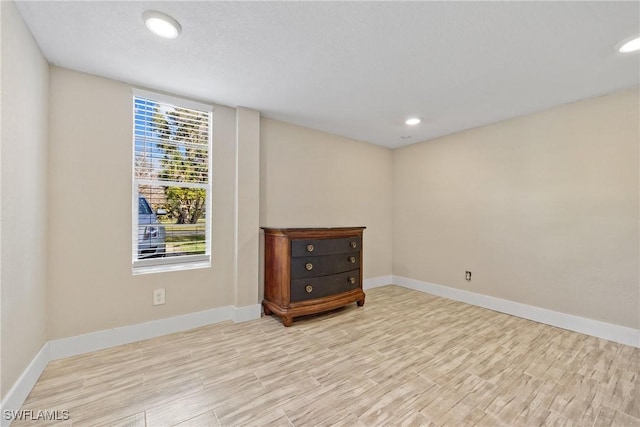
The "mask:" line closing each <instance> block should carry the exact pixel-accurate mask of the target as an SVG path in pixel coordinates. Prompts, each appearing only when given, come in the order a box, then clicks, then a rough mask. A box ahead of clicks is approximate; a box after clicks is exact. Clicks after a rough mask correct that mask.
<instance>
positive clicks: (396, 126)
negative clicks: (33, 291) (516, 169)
mask: <svg viewBox="0 0 640 427" xmlns="http://www.w3.org/2000/svg"><path fill="white" fill-rule="evenodd" d="M18 8H19V10H20V12H21V14H22V16H23V17H24V19H25V21H26V22H27V25H28V26H29V28H30V29H31V31H32V32H33V34H34V37H35V39H36V41H37V42H38V44H39V45H40V47H41V49H42V51H43V53H44V55H45V56H46V57H47V58H48V60H49V61H50V62H51V63H53V64H55V65H59V66H61V67H66V68H71V69H74V70H80V71H84V72H87V73H91V74H97V75H100V76H105V77H109V78H112V79H116V80H121V81H125V82H130V83H132V84H134V85H139V86H142V87H146V88H150V89H156V90H162V91H166V92H169V93H173V94H176V95H182V96H189V97H194V98H196V99H200V100H204V101H208V102H213V103H217V104H224V105H229V106H232V107H235V106H244V107H247V108H252V109H255V110H258V111H260V112H261V114H262V115H264V116H267V117H272V118H275V119H280V120H283V121H286V122H290V123H295V124H298V125H302V126H307V127H310V128H314V129H319V130H323V131H326V132H330V133H333V134H338V135H343V136H346V137H350V138H354V139H358V140H363V141H368V142H372V143H375V144H379V145H383V146H387V147H398V146H401V145H406V144H411V143H415V142H419V141H424V140H427V139H430V138H434V137H437V136H441V135H446V134H450V133H453V132H457V131H461V130H464V129H469V128H472V127H476V126H481V125H484V124H488V123H492V122H496V121H499V120H503V119H506V118H510V117H515V116H519V115H523V114H527V113H530V112H533V111H538V110H541V109H545V108H549V107H552V106H556V105H560V104H564V103H567V102H573V101H576V100H580V99H584V98H589V97H593V96H597V95H601V94H605V93H608V92H612V91H615V90H618V89H622V88H627V87H632V86H636V85H638V84H639V78H640V60H639V57H640V55H639V54H638V53H637V52H636V53H634V54H630V55H622V54H620V53H618V52H617V51H616V49H615V46H616V44H617V43H619V42H621V41H622V40H623V39H626V38H629V37H631V36H638V35H639V34H640V2H637V1H634V2H613V1H604V2H392V1H389V2H163V1H160V2H70V1H54V2H19V3H18ZM149 9H151V10H159V11H162V12H165V13H168V14H169V15H171V16H173V17H174V18H175V19H176V20H178V21H179V22H180V24H181V25H182V30H183V31H182V35H181V36H180V37H179V38H178V39H175V40H163V39H159V38H157V37H155V36H153V35H152V34H151V33H149V32H148V31H147V30H146V28H145V26H144V24H143V22H142V18H141V15H142V12H143V11H145V10H149ZM409 116H418V117H420V118H422V120H423V121H422V123H421V124H420V125H418V126H415V127H409V126H407V125H405V124H404V120H405V119H406V118H407V117H409ZM403 136H405V137H406V136H411V138H404V139H403V138H401V137H403Z"/></svg>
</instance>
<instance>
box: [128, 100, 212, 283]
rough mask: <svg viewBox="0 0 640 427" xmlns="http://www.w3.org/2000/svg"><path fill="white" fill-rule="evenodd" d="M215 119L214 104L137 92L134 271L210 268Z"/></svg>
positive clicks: (134, 139)
mask: <svg viewBox="0 0 640 427" xmlns="http://www.w3.org/2000/svg"><path fill="white" fill-rule="evenodd" d="M211 119H212V108H211V107H210V106H206V105H202V104H198V103H194V102H192V101H183V100H179V99H175V98H172V97H167V96H166V95H159V94H153V93H149V92H144V91H138V90H135V91H134V97H133V122H134V130H133V135H134V136H133V145H134V147H133V157H134V158H133V221H132V223H133V224H132V225H133V226H132V234H133V239H132V240H133V250H132V258H133V268H134V272H147V271H164V270H172V269H176V268H192V267H199V266H208V265H210V261H211V260H210V256H211V241H210V240H211V239H210V236H211V224H210V221H209V218H210V217H211V216H210V213H211V179H210V177H211V134H212V123H211ZM136 270H138V271H136Z"/></svg>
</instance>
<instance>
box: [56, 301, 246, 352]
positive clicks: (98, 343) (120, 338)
mask: <svg viewBox="0 0 640 427" xmlns="http://www.w3.org/2000/svg"><path fill="white" fill-rule="evenodd" d="M232 314H233V312H232V307H231V306H225V307H218V308H212V309H210V310H205V311H198V312H195V313H189V314H183V315H181V316H175V317H169V318H166V319H158V320H153V321H151V322H145V323H138V324H135V325H129V326H122V327H119V328H114V329H107V330H104V331H98V332H92V333H89V334H85V335H76V336H73V337H68V338H61V339H58V340H52V341H49V346H50V356H51V359H50V360H56V359H63V358H65V357H71V356H77V355H78V354H83V353H88V352H91V351H96V350H102V349H105V348H109V347H115V346H118V345H123V344H129V343H132V342H136V341H141V340H146V339H149V338H155V337H159V336H162V335H168V334H172V333H174V332H181V331H186V330H189V329H193V328H199V327H201V326H206V325H210V324H213V323H219V322H224V321H225V320H231V319H232Z"/></svg>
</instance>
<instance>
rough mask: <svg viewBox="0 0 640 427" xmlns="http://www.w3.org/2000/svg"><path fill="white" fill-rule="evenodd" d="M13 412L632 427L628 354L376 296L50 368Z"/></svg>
mask: <svg viewBox="0 0 640 427" xmlns="http://www.w3.org/2000/svg"><path fill="white" fill-rule="evenodd" d="M22 409H25V410H29V409H31V410H34V411H37V410H45V409H48V410H51V409H58V410H68V411H69V413H70V417H71V419H70V420H68V421H62V422H57V423H54V424H55V425H61V426H66V425H73V426H94V425H95V426H129V427H134V426H145V425H146V426H218V425H222V426H347V427H352V426H405V425H406V426H410V425H411V426H419V425H420V426H431V425H451V426H463V425H483V426H500V425H507V426H535V425H575V426H592V425H596V426H609V425H615V426H640V349H637V348H633V347H629V346H625V345H621V344H616V343H613V342H610V341H606V340H602V339H598V338H593V337H590V336H586V335H581V334H578V333H574V332H569V331H565V330H562V329H557V328H553V327H550V326H546V325H542V324H539V323H535V322H531V321H528V320H524V319H520V318H517V317H512V316H508V315H504V314H500V313H496V312H493V311H490V310H485V309H481V308H478V307H474V306H470V305H466V304H463V303H459V302H456V301H451V300H447V299H443V298H439V297H435V296H431V295H426V294H423V293H420V292H416V291H412V290H408V289H404V288H401V287H397V286H385V287H382V288H376V289H371V290H369V291H367V302H366V304H365V306H364V307H361V308H358V307H356V306H355V304H353V305H351V306H349V307H346V308H344V309H341V310H337V311H335V312H331V313H328V314H324V315H318V316H311V317H308V318H303V319H300V320H297V321H295V322H294V324H293V326H292V327H290V328H284V327H283V326H282V324H281V323H280V321H279V320H277V319H276V318H274V317H270V316H268V317H263V318H262V319H259V320H256V321H252V322H246V323H241V324H232V323H230V322H225V323H221V324H217V325H212V326H207V327H203V328H198V329H194V330H191V331H187V332H183V333H176V334H172V335H168V336H164V337H160V338H156V339H151V340H147V341H142V342H138V343H134V344H129V345H124V346H120V347H115V348H111V349H107V350H102V351H98V352H94V353H90V354H85V355H81V356H76V357H72V358H68V359H63V360H57V361H53V362H51V363H50V364H49V365H48V366H47V368H46V369H45V371H44V373H43V374H42V376H41V378H40V379H39V380H38V382H37V384H36V386H35V387H34V389H33V391H32V392H31V394H30V395H29V397H28V399H27V401H26V402H25V404H24V406H23V408H22ZM23 425H37V426H43V425H47V423H45V422H43V421H37V422H24V421H15V422H14V423H13V424H12V426H15V427H18V426H23Z"/></svg>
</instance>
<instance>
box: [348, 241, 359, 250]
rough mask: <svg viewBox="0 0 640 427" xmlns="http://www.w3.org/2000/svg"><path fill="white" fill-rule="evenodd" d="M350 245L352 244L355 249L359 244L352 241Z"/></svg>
mask: <svg viewBox="0 0 640 427" xmlns="http://www.w3.org/2000/svg"><path fill="white" fill-rule="evenodd" d="M349 246H351V247H352V248H353V249H355V248H356V246H358V244H357V243H356V242H351V243H350V244H349Z"/></svg>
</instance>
